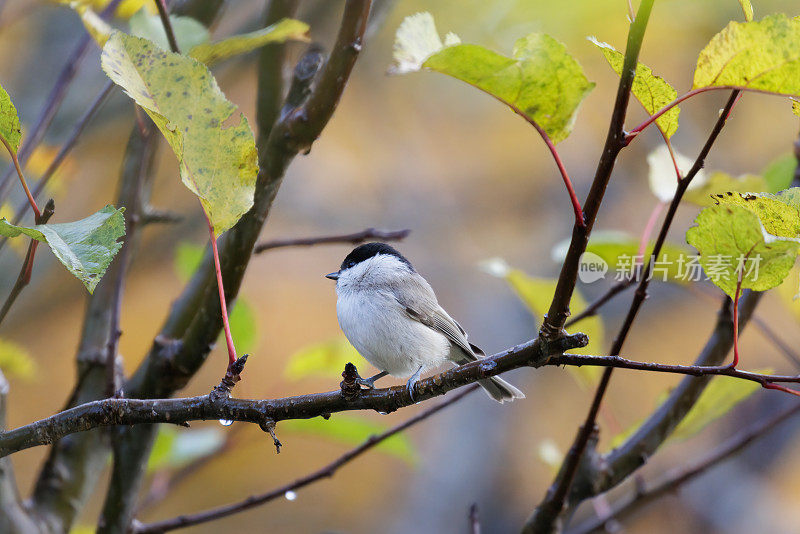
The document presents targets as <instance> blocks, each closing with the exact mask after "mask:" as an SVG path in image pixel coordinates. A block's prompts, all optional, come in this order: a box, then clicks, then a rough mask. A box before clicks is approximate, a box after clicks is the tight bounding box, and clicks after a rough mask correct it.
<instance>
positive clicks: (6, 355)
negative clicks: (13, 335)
mask: <svg viewBox="0 0 800 534" xmlns="http://www.w3.org/2000/svg"><path fill="white" fill-rule="evenodd" d="M35 369H36V365H35V364H34V361H33V358H31V356H30V354H28V351H26V350H25V348H23V347H22V345H19V344H17V343H14V342H13V341H8V340H6V339H0V370H2V371H3V373H5V374H6V375H8V376H9V377H13V378H22V379H29V378H31V377H33V373H34V371H35Z"/></svg>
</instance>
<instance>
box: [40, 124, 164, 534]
mask: <svg viewBox="0 0 800 534" xmlns="http://www.w3.org/2000/svg"><path fill="white" fill-rule="evenodd" d="M154 130H155V129H154V128H152V129H151V130H150V134H149V135H147V136H145V137H142V135H141V133H140V131H139V129H138V128H136V127H134V128H133V129H132V132H131V136H130V138H129V141H128V147H127V149H126V153H125V159H124V161H123V164H122V171H121V175H120V189H119V193H118V195H117V205H118V206H124V207H126V208H127V211H126V217H125V219H126V223H127V222H131V221H132V220H133V219H134V218H136V217H138V216H139V214H138V212H137V211H136V206H141V203H142V202H144V199H145V195H144V193H143V191H144V192H146V191H147V190H148V188H144V190H141V186H142V181H141V180H142V179H145V180H146V179H149V178H150V177H152V172H151V170H152V164H153V161H154V155H155V149H156V141H157V138H156V136H155V131H154ZM136 234H137V235H138V233H136ZM136 239H137V238H136V235H131V234H128V236H127V237H126V239H125V242H126V244H125V246H129V247H132V248H131V250H133V247H134V241H135V240H136ZM131 259H132V258H131V257H130V256H128V258H127V261H126V262H122V261H119V258H118V260H117V261H115V262H113V263H112V264H111V266H110V267H109V269H108V271H107V272H106V274H105V276H104V277H103V280H102V281H101V282H100V284H99V285H98V286H97V289H96V291H95V292H94V294H93V295H91V296H90V297H89V304H88V307H87V310H86V315H85V318H84V326H83V332H82V334H81V341H80V346H79V349H78V354H77V362H78V375H79V380H78V383H77V385H76V387H75V391H74V392H73V395H72V398H71V399H70V402H69V405H74V404H81V403H86V402H90V401H93V400H95V399H99V398H103V397H105V396H106V388H107V373H106V371H105V368H106V363H107V362H108V359H107V354H108V350H109V342H110V340H111V337H112V335H115V333H116V329H115V327H114V326H112V323H113V321H112V317H111V310H112V306H113V305H114V304H113V303H114V301H115V298H116V295H117V279H118V277H120V276H122V275H123V274H124V272H125V269H124V267H125V265H127V264H128V263H129V262H130V261H131ZM112 330H113V332H112ZM108 450H109V442H108V437H107V435H104V433H102V432H97V431H95V432H84V433H81V434H78V435H75V436H67V437H65V438H64V439H62V440H60V441H58V442H57V443H55V444H54V446H53V447H52V449H51V451H50V454H49V456H48V459H47V461H46V462H45V464H44V466H43V468H42V471H41V473H40V475H39V478H38V480H37V483H36V488H35V491H34V495H33V499H32V508H33V510H34V513H35V514H36V516H37V517H39V518H40V519H41V521H42V523H43V524H44V525H46V526H47V530H49V531H52V532H61V531H68V530H69V529H70V526H71V525H72V522H73V521H74V520H75V518H76V517H77V515H78V513H79V512H80V510H81V508H82V506H83V504H84V503H85V502H86V499H88V498H89V495H90V492H91V489H92V488H93V486H94V484H95V482H96V480H97V478H98V477H99V476H100V474H101V472H102V471H103V470H104V469H105V468H106V466H107V459H108V456H107V455H108Z"/></svg>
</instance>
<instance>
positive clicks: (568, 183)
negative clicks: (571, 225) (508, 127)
mask: <svg viewBox="0 0 800 534" xmlns="http://www.w3.org/2000/svg"><path fill="white" fill-rule="evenodd" d="M511 109H513V110H514V112H515V113H516V114H517V115H519V116H520V117H522V118H523V119H525V120H526V121H528V124H530V125H531V126H533V127H534V128H535V129H536V131H537V132H539V136H541V138H542V141H544V144H545V145H547V149H548V150H549V151H550V154H551V155H552V156H553V161H555V163H556V167H558V172H560V173H561V179H562V180H563V182H564V186H565V187H566V188H567V194H568V195H569V201H570V203H571V204H572V211H573V213H574V215H575V225H576V226H578V227H580V228H585V227H586V221H585V219H584V215H583V209H582V208H581V202H580V200H578V195H576V194H575V188H574V187H572V180H570V177H569V174H568V173H567V168H566V167H565V166H564V162H563V161H562V160H561V156H560V155H559V154H558V150H556V145H555V143H553V140H552V139H550V136H549V135H547V132H545V131H544V128H542V127H541V126H540V125H539V123H538V122H536V121H535V120H533V119H532V118H530V117H528V116H527V115H526V114H524V113H522V111H520V110H519V109H518V108H516V107H515V106H511Z"/></svg>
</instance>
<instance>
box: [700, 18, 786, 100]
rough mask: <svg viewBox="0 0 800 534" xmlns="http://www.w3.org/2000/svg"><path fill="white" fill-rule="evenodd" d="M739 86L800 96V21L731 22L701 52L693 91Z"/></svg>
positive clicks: (769, 19) (783, 19)
mask: <svg viewBox="0 0 800 534" xmlns="http://www.w3.org/2000/svg"><path fill="white" fill-rule="evenodd" d="M720 85H723V86H726V85H731V86H739V87H747V88H750V89H757V90H759V91H767V92H770V93H776V94H783V95H798V94H800V19H798V18H789V17H787V16H786V15H784V14H776V15H770V16H768V17H764V18H763V19H761V20H760V21H754V22H731V23H730V24H728V26H727V27H726V28H725V29H724V30H722V31H721V32H720V33H718V34H717V35H715V36H714V38H713V39H711V42H710V43H708V45H707V46H706V47H705V48H704V49H703V51H702V52H700V57H698V59H697V68H696V69H695V72H694V85H693V88H694V89H697V88H699V87H708V86H720Z"/></svg>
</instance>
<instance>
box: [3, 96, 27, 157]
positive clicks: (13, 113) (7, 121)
mask: <svg viewBox="0 0 800 534" xmlns="http://www.w3.org/2000/svg"><path fill="white" fill-rule="evenodd" d="M0 135H2V136H3V139H5V140H6V142H7V143H8V144H9V146H11V148H12V149H13V150H14V152H16V151H17V150H18V149H19V141H20V139H21V138H22V126H20V123H19V115H17V108H15V107H14V103H13V102H11V97H10V96H8V93H7V92H6V90H5V89H3V87H2V86H0Z"/></svg>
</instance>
